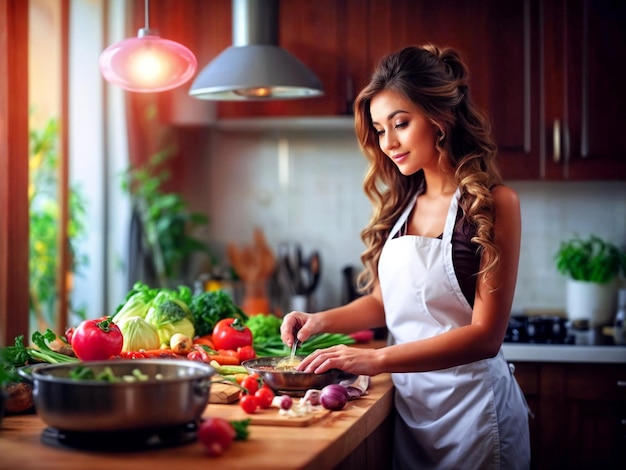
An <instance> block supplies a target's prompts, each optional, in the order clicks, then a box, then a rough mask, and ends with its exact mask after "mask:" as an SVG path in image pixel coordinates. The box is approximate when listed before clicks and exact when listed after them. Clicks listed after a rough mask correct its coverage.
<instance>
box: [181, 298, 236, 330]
mask: <svg viewBox="0 0 626 470" xmlns="http://www.w3.org/2000/svg"><path fill="white" fill-rule="evenodd" d="M189 307H190V308H191V313H192V315H193V322H194V326H195V328H196V334H197V335H198V336H204V335H207V334H210V333H211V332H213V328H214V327H215V324H216V323H217V322H218V321H220V320H222V319H224V318H239V319H241V320H242V321H244V322H245V321H246V320H247V319H248V316H247V315H246V314H245V313H244V312H243V310H241V309H240V308H239V307H237V306H236V305H235V303H234V302H233V300H232V299H231V298H230V296H229V295H228V294H227V293H226V292H224V291H222V290H214V291H209V292H202V293H200V294H197V295H194V296H193V298H192V299H191V303H190V305H189Z"/></svg>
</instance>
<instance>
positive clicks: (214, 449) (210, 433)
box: [198, 418, 236, 457]
mask: <svg viewBox="0 0 626 470" xmlns="http://www.w3.org/2000/svg"><path fill="white" fill-rule="evenodd" d="M235 434H236V433H235V429H234V428H233V426H232V425H231V424H230V423H229V422H228V421H226V420H225V419H222V418H207V419H205V420H204V421H202V422H201V423H200V426H199V427H198V440H199V441H200V442H201V443H202V444H203V445H204V449H205V452H206V453H207V454H208V455H210V456H211V457H217V456H218V455H222V454H223V453H224V451H225V450H228V448H229V447H230V445H231V444H232V443H233V441H234V440H235Z"/></svg>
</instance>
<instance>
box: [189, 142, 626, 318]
mask: <svg viewBox="0 0 626 470" xmlns="http://www.w3.org/2000/svg"><path fill="white" fill-rule="evenodd" d="M212 144H213V146H212V149H211V152H210V153H209V154H208V155H206V157H205V158H206V160H205V165H206V166H205V167H204V168H203V169H202V171H204V172H205V175H206V185H205V187H204V189H203V190H202V191H201V192H200V193H199V194H198V195H197V196H198V198H199V200H201V201H203V202H202V204H203V205H204V210H206V212H207V214H208V215H209V217H210V218H211V225H210V227H209V229H208V237H209V239H210V241H211V243H213V244H214V245H215V246H216V247H217V248H218V250H220V252H223V247H224V246H225V244H226V243H227V242H229V241H233V242H236V243H238V244H244V243H250V242H251V240H252V230H253V227H254V226H259V227H261V228H263V230H264V232H265V235H266V237H267V239H268V241H269V242H270V245H272V247H273V248H274V249H275V250H276V249H277V246H278V243H279V242H282V241H287V242H295V241H298V242H301V244H302V246H303V248H304V250H305V252H309V251H310V250H312V249H319V250H320V251H321V254H322V263H323V277H322V283H321V286H320V289H318V292H317V295H316V301H317V305H318V307H320V308H325V307H330V306H334V305H337V304H338V303H339V302H340V299H341V297H340V296H341V288H342V278H341V269H342V268H343V267H344V266H345V265H348V264H355V265H359V255H360V253H361V251H362V249H363V245H362V243H361V240H360V238H359V233H360V230H361V229H362V228H363V227H364V226H365V224H366V223H367V221H368V219H369V216H370V204H369V201H368V200H367V199H366V197H365V195H364V193H363V191H362V189H361V180H362V177H363V175H364V171H365V168H366V164H365V159H364V158H363V157H362V156H361V154H360V152H359V149H358V146H357V144H356V140H355V138H354V135H353V133H352V132H351V131H348V130H340V131H337V132H332V131H328V130H323V131H309V132H305V131H292V132H286V131H285V132H283V133H282V134H281V133H279V132H277V131H272V132H269V131H268V132H251V131H249V132H241V131H238V132H224V131H215V135H214V136H213V139H212ZM510 184H511V186H513V187H514V188H515V189H516V190H517V191H518V192H519V195H520V199H521V204H522V218H523V229H522V253H521V260H520V270H519V280H518V285H517V291H516V295H515V300H514V311H519V310H524V309H533V310H534V309H539V310H541V309H546V310H553V309H555V310H562V309H563V308H564V299H565V280H564V278H563V277H562V276H561V275H559V274H558V272H557V271H556V268H555V265H554V261H553V257H554V253H555V252H556V250H557V248H558V246H559V243H560V241H561V240H564V239H566V238H568V237H570V236H572V235H580V236H586V235H588V234H590V233H595V234H597V235H600V236H602V237H605V238H607V239H609V240H611V241H613V242H616V243H619V244H622V245H624V244H626V183H625V182H588V183H587V182H586V183H571V182H564V183H548V182H510Z"/></svg>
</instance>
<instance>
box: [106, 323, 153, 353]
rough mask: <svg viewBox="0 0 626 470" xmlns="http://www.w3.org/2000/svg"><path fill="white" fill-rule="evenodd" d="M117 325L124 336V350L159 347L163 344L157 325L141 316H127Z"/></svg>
mask: <svg viewBox="0 0 626 470" xmlns="http://www.w3.org/2000/svg"><path fill="white" fill-rule="evenodd" d="M117 326H119V328H120V331H121V332H122V336H123V337H124V345H123V346H122V351H139V350H140V349H146V350H150V349H158V348H159V346H160V345H161V341H160V339H159V333H158V331H157V328H156V326H154V325H153V324H152V323H150V322H148V321H146V320H145V319H143V318H141V317H130V318H126V319H124V320H122V321H121V322H119V323H118V324H117Z"/></svg>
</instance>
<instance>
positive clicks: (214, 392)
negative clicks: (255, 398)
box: [209, 383, 239, 404]
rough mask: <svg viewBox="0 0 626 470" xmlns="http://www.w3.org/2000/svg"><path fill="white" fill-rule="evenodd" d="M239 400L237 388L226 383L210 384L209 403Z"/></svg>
mask: <svg viewBox="0 0 626 470" xmlns="http://www.w3.org/2000/svg"><path fill="white" fill-rule="evenodd" d="M238 400H239V388H238V387H235V386H234V385H228V384H218V383H214V384H211V393H210V394H209V403H225V404H227V403H234V402H236V401H238Z"/></svg>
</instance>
